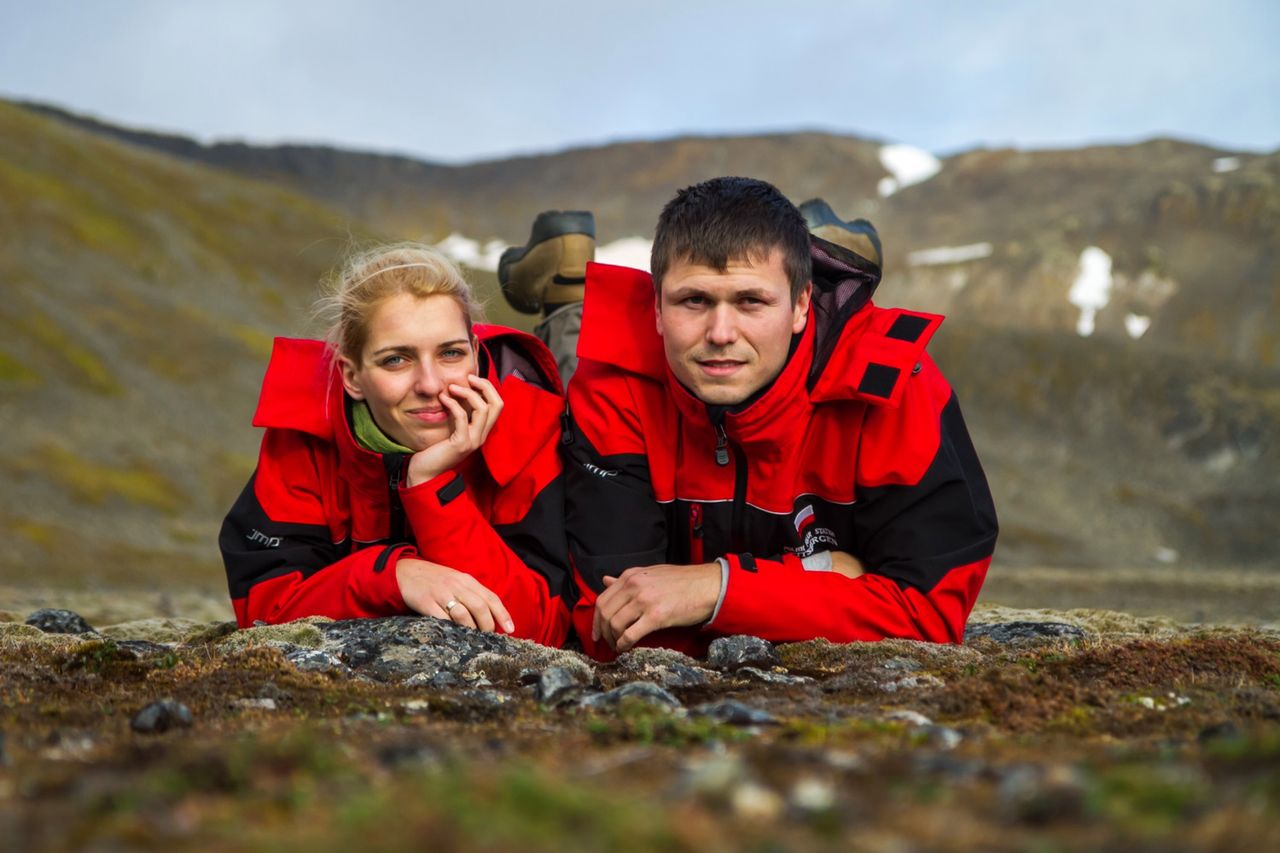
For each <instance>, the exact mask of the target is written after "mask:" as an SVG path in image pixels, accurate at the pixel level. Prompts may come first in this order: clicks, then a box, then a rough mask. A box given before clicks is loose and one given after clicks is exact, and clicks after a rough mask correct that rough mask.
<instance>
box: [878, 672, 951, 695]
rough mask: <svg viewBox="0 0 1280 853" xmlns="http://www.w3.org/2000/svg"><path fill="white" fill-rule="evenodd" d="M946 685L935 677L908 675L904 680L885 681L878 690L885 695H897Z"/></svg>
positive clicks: (926, 674)
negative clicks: (902, 692)
mask: <svg viewBox="0 0 1280 853" xmlns="http://www.w3.org/2000/svg"><path fill="white" fill-rule="evenodd" d="M946 686H947V683H946V682H945V681H943V680H942V679H941V678H938V677H937V676H936V675H929V674H928V673H925V674H924V675H908V676H907V677H906V678H899V679H898V680H897V681H886V682H885V683H883V684H881V685H880V689H881V690H883V691H885V692H886V693H897V692H898V691H899V690H920V689H923V688H936V687H946Z"/></svg>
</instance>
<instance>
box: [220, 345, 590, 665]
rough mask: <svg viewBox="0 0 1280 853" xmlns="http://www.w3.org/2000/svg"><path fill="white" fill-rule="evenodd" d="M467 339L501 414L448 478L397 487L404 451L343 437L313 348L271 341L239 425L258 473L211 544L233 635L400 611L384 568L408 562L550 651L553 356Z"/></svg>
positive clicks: (555, 561)
mask: <svg viewBox="0 0 1280 853" xmlns="http://www.w3.org/2000/svg"><path fill="white" fill-rule="evenodd" d="M475 332H476V335H477V336H478V337H479V338H480V340H481V342H482V344H481V353H480V369H481V373H482V375H485V376H486V377H487V378H488V379H489V380H490V381H492V382H493V383H494V385H495V386H496V387H497V389H498V393H499V394H500V395H501V396H502V399H503V403H504V407H503V411H502V415H501V416H500V417H499V418H498V421H497V423H496V424H495V425H494V427H493V430H492V432H490V434H489V437H488V439H487V440H486V441H485V443H484V445H483V446H482V447H481V448H480V450H479V451H477V452H476V453H473V454H472V455H471V456H469V457H468V458H467V459H466V460H465V461H464V462H463V464H462V465H460V466H459V468H458V469H457V470H454V471H447V472H445V473H443V474H441V475H439V476H437V477H435V478H433V479H431V480H428V481H427V482H425V483H420V484H418V485H416V486H414V487H412V488H406V487H404V486H403V485H402V483H401V480H402V472H403V470H404V466H405V463H406V461H407V459H408V455H407V454H379V453H374V452H371V451H368V450H365V449H364V448H362V447H360V446H359V445H358V444H357V443H356V441H355V439H354V437H353V435H352V430H351V426H350V418H349V414H348V398H347V396H346V394H345V393H344V392H343V388H342V382H341V379H340V378H339V376H338V373H337V370H336V369H335V368H334V367H332V366H331V363H330V359H329V352H328V351H327V350H326V348H325V346H324V344H322V343H321V342H319V341H307V340H290V339H286V338H277V339H276V343H275V350H274V351H273V353H272V355H271V363H270V365H269V366H268V368H267V374H266V378H265V379H264V381H263V385H262V396H261V398H260V399H259V401H258V410H257V413H256V414H255V415H254V419H253V423H254V425H255V426H259V427H265V428H266V434H265V435H264V436H263V439H262V450H261V453H260V454H259V457H258V467H257V470H256V471H255V472H254V475H253V477H252V478H251V479H250V480H249V484H248V485H247V486H246V487H245V489H244V492H243V493H242V494H241V495H240V498H239V500H237V501H236V504H235V506H234V507H232V509H231V512H230V513H229V514H228V515H227V518H226V521H224V522H223V526H222V533H221V535H220V537H219V545H220V546H221V548H222V556H223V561H224V563H225V565H226V569H227V583H228V586H229V587H230V591H231V601H232V604H233V605H234V607H235V611H236V619H237V621H238V622H239V623H240V625H241V626H242V627H246V626H249V625H252V624H253V623H254V622H256V621H259V620H261V621H264V622H285V621H288V620H291V619H297V618H300V617H303V616H331V617H333V618H335V619H346V618H353V617H361V616H387V615H391V614H396V613H407V612H410V611H409V609H408V608H407V607H406V605H405V603H404V599H403V598H401V596H400V590H399V586H398V584H397V583H396V572H395V566H396V561H397V560H398V559H399V558H400V557H403V556H421V557H423V558H425V559H428V560H433V561H435V562H437V563H441V564H443V565H446V566H449V567H451V568H455V569H458V570H460V571H464V572H467V573H469V574H471V575H472V576H474V577H475V578H476V580H478V581H479V582H480V583H482V584H483V585H484V586H486V587H488V588H489V589H490V590H492V591H493V592H494V593H495V594H496V595H497V596H498V597H499V598H500V599H502V603H503V604H504V605H505V606H506V607H507V609H508V611H510V613H511V618H512V620H513V621H514V622H515V626H516V630H515V634H516V636H520V637H525V638H527V639H531V640H537V641H538V642H541V643H545V644H547V645H553V646H558V645H561V644H562V643H563V642H564V639H565V637H566V635H567V633H568V627H569V613H568V608H567V606H566V603H565V602H564V600H563V598H562V596H564V594H565V593H566V592H569V593H572V585H571V584H569V583H568V557H567V554H566V552H565V538H564V523H563V501H564V492H563V482H562V477H561V465H560V460H559V458H558V455H557V452H556V444H557V441H558V437H559V425H560V416H561V413H562V410H563V398H562V396H561V394H560V380H559V376H558V374H557V372H556V367H555V360H554V359H553V358H552V356H551V353H550V352H548V351H547V350H546V348H545V347H544V346H543V345H542V343H541V342H540V341H538V340H536V339H535V338H533V337H532V336H530V335H526V334H524V333H522V332H516V331H514V330H511V329H504V328H502V327H500V326H482V325H477V326H476V327H475ZM526 379H527V380H528V381H526ZM566 587H567V588H568V589H566Z"/></svg>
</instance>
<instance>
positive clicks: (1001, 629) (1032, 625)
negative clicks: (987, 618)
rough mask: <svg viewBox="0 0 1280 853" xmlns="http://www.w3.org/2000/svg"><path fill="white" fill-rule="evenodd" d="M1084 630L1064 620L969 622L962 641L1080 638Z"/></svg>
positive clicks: (1015, 641)
mask: <svg viewBox="0 0 1280 853" xmlns="http://www.w3.org/2000/svg"><path fill="white" fill-rule="evenodd" d="M1086 636H1087V634H1086V633H1085V631H1084V630H1083V629H1081V628H1077V627H1076V626H1075V625H1068V624H1067V623H1065V622H971V623H970V624H969V627H967V628H966V629H965V631H964V641H965V642H966V643H972V642H973V641H974V640H977V639H979V638H986V639H988V640H992V641H994V642H997V643H1000V644H1002V645H1003V644H1007V643H1018V642H1025V641H1027V640H1062V639H1066V640H1082V639H1084V638H1085V637H1086Z"/></svg>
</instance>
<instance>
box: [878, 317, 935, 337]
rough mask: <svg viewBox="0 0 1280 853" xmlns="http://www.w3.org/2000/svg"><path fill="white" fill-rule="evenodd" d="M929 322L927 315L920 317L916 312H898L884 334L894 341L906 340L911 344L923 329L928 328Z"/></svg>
mask: <svg viewBox="0 0 1280 853" xmlns="http://www.w3.org/2000/svg"><path fill="white" fill-rule="evenodd" d="M929 322H930V320H929V318H928V317H921V316H919V315H917V314H900V315H898V319H896V320H894V321H893V325H892V326H890V327H889V331H887V332H885V335H884V336H885V337H886V338H893V339H894V340H896V341H906V342H907V343H909V344H913V343H915V342H916V341H918V340H919V339H920V335H922V334H923V333H924V330H925V329H927V328H929Z"/></svg>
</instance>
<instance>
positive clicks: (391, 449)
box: [351, 400, 413, 453]
mask: <svg viewBox="0 0 1280 853" xmlns="http://www.w3.org/2000/svg"><path fill="white" fill-rule="evenodd" d="M351 420H352V424H351V426H352V430H353V431H354V432H355V434H356V442H357V443H358V444H359V445H360V446H361V447H363V448H364V449H365V450H371V451H373V452H374V453H412V452H413V451H412V450H410V449H409V448H407V447H405V446H404V445H401V444H397V443H396V442H394V441H392V440H391V439H390V438H388V437H387V434H386V433H385V432H383V431H382V428H381V427H379V426H378V424H377V423H376V422H375V421H374V420H373V412H370V411H369V404H368V403H366V402H365V401H364V400H355V401H353V402H352V405H351Z"/></svg>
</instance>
